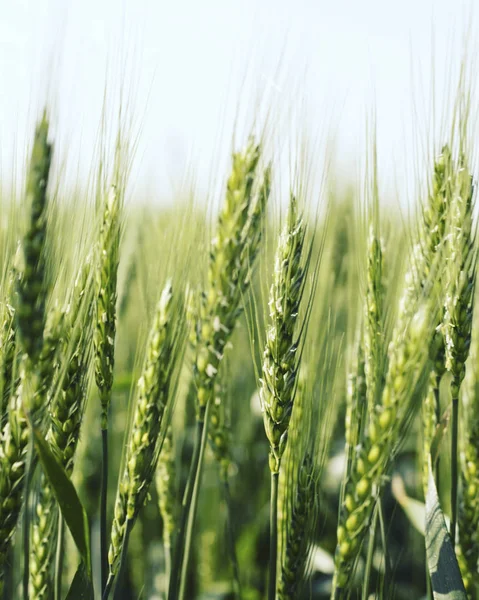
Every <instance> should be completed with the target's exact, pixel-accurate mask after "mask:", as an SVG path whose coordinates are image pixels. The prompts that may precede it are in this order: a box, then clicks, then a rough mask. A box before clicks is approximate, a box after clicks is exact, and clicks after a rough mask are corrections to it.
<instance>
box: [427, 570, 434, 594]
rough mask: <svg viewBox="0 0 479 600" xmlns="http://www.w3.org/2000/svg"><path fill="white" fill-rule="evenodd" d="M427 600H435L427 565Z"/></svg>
mask: <svg viewBox="0 0 479 600" xmlns="http://www.w3.org/2000/svg"><path fill="white" fill-rule="evenodd" d="M426 598H427V600H433V596H432V587H431V576H430V575H429V569H428V567H427V564H426Z"/></svg>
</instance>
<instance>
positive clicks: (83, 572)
mask: <svg viewBox="0 0 479 600" xmlns="http://www.w3.org/2000/svg"><path fill="white" fill-rule="evenodd" d="M65 600H94V592H93V584H92V582H91V579H90V577H89V576H88V573H87V569H86V567H85V563H84V562H83V561H82V562H81V563H80V564H79V566H78V569H77V572H76V573H75V577H74V578H73V581H72V584H71V586H70V589H69V590H68V594H67V595H66V597H65Z"/></svg>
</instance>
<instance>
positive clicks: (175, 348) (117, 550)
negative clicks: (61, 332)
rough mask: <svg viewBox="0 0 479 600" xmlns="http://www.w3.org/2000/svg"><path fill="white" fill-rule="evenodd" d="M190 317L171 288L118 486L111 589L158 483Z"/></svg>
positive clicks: (157, 320)
mask: <svg viewBox="0 0 479 600" xmlns="http://www.w3.org/2000/svg"><path fill="white" fill-rule="evenodd" d="M185 330H186V323H185V315H184V310H183V308H182V305H178V303H177V302H176V301H175V300H174V298H173V290H172V287H171V284H170V283H168V284H167V285H166V286H165V288H164V290H163V292H162V295H161V298H160V300H159V302H158V304H157V307H156V314H155V317H154V320H153V324H152V327H151V330H150V336H149V340H148V344H147V348H146V356H145V361H144V365H143V370H142V374H141V376H140V378H139V380H138V385H137V398H136V404H135V408H134V413H133V424H132V428H131V432H130V435H129V437H128V443H127V446H126V455H125V460H124V463H125V464H124V469H123V472H122V475H121V478H120V481H119V484H118V492H117V496H116V502H115V512H114V519H113V524H112V531H111V544H110V550H109V553H108V562H109V566H110V575H109V585H110V586H111V584H112V582H113V580H114V577H115V575H116V574H117V572H118V569H119V559H120V555H121V554H122V551H123V546H124V545H125V543H127V541H128V540H127V537H126V536H127V535H128V534H127V527H128V526H130V527H132V526H133V524H134V522H135V520H136V518H137V516H138V513H139V511H140V509H141V507H142V506H143V504H144V502H145V499H146V497H147V494H148V490H149V487H150V485H151V483H152V480H153V477H154V474H155V471H156V468H157V463H158V457H159V455H160V453H161V448H162V444H163V441H164V439H165V435H166V431H167V427H166V426H165V422H166V421H167V420H168V416H169V411H170V409H171V402H172V397H173V391H174V389H173V388H174V384H175V380H174V377H175V373H177V369H178V365H179V360H180V358H181V355H182V348H183V341H184V337H185V336H184V333H185Z"/></svg>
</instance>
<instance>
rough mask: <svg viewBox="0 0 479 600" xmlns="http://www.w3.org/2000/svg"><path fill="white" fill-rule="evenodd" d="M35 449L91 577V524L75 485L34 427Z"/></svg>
mask: <svg viewBox="0 0 479 600" xmlns="http://www.w3.org/2000/svg"><path fill="white" fill-rule="evenodd" d="M32 430H33V436H34V442H35V449H36V451H37V452H38V456H39V458H40V461H41V463H42V467H43V470H44V471H45V475H46V476H47V477H48V481H49V482H50V485H51V486H52V489H53V493H54V494H55V498H56V500H57V502H58V505H59V507H60V510H61V512H62V515H63V518H64V519H65V523H66V524H67V527H68V529H69V530H70V533H71V534H72V537H73V540H74V541H75V544H76V546H77V548H78V551H79V552H80V556H81V558H82V560H83V562H84V564H85V568H86V573H87V575H88V577H89V578H90V579H91V554H90V526H89V523H88V516H87V514H86V511H85V509H84V508H83V505H82V503H81V502H80V499H79V498H78V494H77V493H76V490H75V487H74V485H73V483H72V482H71V480H70V478H69V477H68V475H67V474H66V473H65V470H64V469H63V467H62V465H61V464H60V463H59V462H58V460H57V459H56V458H55V456H54V455H53V454H52V451H51V450H50V447H49V445H48V443H47V442H46V441H45V438H44V437H43V436H42V434H41V433H40V432H39V431H38V430H37V429H35V428H34V427H32Z"/></svg>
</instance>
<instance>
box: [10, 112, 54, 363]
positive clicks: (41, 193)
mask: <svg viewBox="0 0 479 600" xmlns="http://www.w3.org/2000/svg"><path fill="white" fill-rule="evenodd" d="M51 159H52V145H51V143H50V142H49V140H48V119H47V116H46V114H44V115H43V118H42V120H41V121H40V123H39V124H38V125H37V128H36V131H35V141H34V144H33V149H32V155H31V159H30V167H29V171H28V179H27V189H26V200H27V204H28V205H29V210H30V222H29V225H28V230H27V232H26V234H25V236H24V238H23V243H22V250H23V261H24V266H23V270H22V272H21V275H20V279H19V282H18V285H17V293H18V303H17V310H16V320H17V325H18V330H19V333H20V339H21V345H22V349H23V351H24V352H25V353H26V354H27V356H28V358H29V359H30V360H31V361H32V362H33V363H35V362H36V361H37V359H38V357H39V355H40V352H41V350H42V345H43V329H44V325H45V299H46V289H45V255H44V248H45V238H46V227H47V219H46V211H47V186H48V178H49V174H50V166H51Z"/></svg>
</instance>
